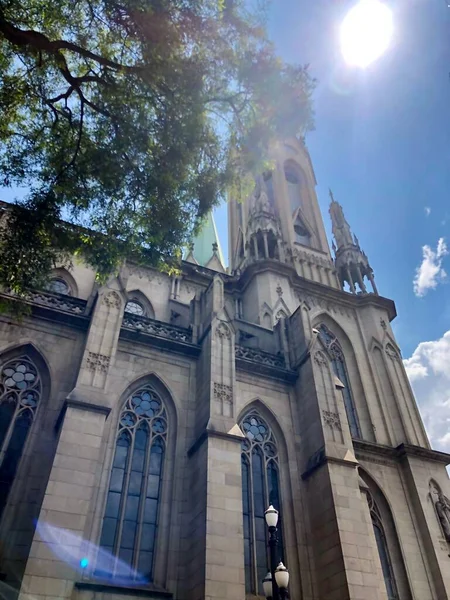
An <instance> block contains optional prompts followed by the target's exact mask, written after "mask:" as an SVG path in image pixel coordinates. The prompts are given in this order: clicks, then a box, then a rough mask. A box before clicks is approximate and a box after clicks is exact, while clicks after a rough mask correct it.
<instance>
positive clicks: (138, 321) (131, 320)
mask: <svg viewBox="0 0 450 600" xmlns="http://www.w3.org/2000/svg"><path fill="white" fill-rule="evenodd" d="M122 327H124V328H125V329H130V330H132V331H141V332H142V333H147V334H148V335H156V336H157V337H162V338H166V339H169V340H175V341H177V342H184V343H186V344H192V330H191V329H185V328H184V327H177V326H176V325H169V324H168V323H162V322H161V321H155V319H149V318H148V317H141V316H139V315H132V314H129V313H125V315H124V317H123V321H122Z"/></svg>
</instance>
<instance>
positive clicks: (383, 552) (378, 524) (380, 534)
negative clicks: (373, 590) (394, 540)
mask: <svg viewBox="0 0 450 600" xmlns="http://www.w3.org/2000/svg"><path fill="white" fill-rule="evenodd" d="M365 493H366V497H367V502H368V504H369V510H370V516H371V519H372V525H373V532H374V534H375V541H376V543H377V549H378V555H379V557H380V562H381V569H382V571H383V578H384V583H385V584H386V592H387V597H388V600H398V597H399V596H398V592H397V586H396V584H395V577H394V571H393V569H392V561H391V557H390V554H389V548H388V545H387V541H386V534H385V532H384V527H383V522H382V520H381V513H380V510H379V508H378V506H377V504H376V502H375V500H374V499H373V496H372V494H371V493H370V492H369V490H366V491H365Z"/></svg>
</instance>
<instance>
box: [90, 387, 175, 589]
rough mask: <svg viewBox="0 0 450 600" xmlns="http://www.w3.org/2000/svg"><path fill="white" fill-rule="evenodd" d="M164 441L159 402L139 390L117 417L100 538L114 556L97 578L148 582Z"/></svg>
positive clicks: (155, 396) (164, 426) (146, 390)
mask: <svg viewBox="0 0 450 600" xmlns="http://www.w3.org/2000/svg"><path fill="white" fill-rule="evenodd" d="M166 440H167V414H166V410H165V407H164V404H163V402H162V400H161V398H160V397H159V395H158V394H157V393H156V392H155V390H154V389H153V388H152V387H151V386H150V385H146V386H143V387H141V388H139V389H138V390H137V391H136V392H134V393H133V394H131V395H130V397H129V398H128V400H127V401H126V403H125V407H124V408H123V410H122V413H121V415H120V418H119V426H118V432H117V438H116V447H115V453H114V460H113V464H112V470H111V476H110V482H109V488H108V495H107V499H106V508H105V515H104V519H103V527H102V534H101V538H100V546H101V547H102V549H103V550H106V551H107V553H108V554H109V555H110V556H111V557H114V558H112V559H111V564H109V565H108V566H107V567H105V566H103V565H102V567H101V574H102V575H103V576H108V577H112V578H114V577H115V576H117V575H118V574H119V573H120V577H124V571H126V573H125V577H129V578H130V579H139V580H141V579H142V578H145V579H146V580H148V581H151V580H152V579H153V565H154V559H155V549H156V540H157V529H158V513H159V504H160V497H161V481H162V472H163V465H164V454H165V448H166ZM124 565H127V566H126V567H124ZM128 567H129V569H128ZM98 571H100V568H98Z"/></svg>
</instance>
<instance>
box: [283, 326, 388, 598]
mask: <svg viewBox="0 0 450 600" xmlns="http://www.w3.org/2000/svg"><path fill="white" fill-rule="evenodd" d="M294 325H295V328H294V330H293V331H290V336H289V337H290V346H291V350H292V355H293V356H294V357H297V359H296V361H295V362H294V361H293V364H294V366H295V364H298V365H299V371H300V372H299V378H298V380H297V383H296V397H297V399H298V407H299V417H298V418H299V421H298V432H299V439H301V445H300V446H299V461H300V465H303V467H301V468H302V472H303V474H302V479H303V480H304V482H305V488H306V489H305V497H306V498H307V502H308V508H309V515H310V521H309V522H308V525H309V527H310V530H309V539H310V540H311V541H312V542H311V543H312V547H313V554H314V564H315V569H316V580H317V585H318V591H319V593H318V598H320V599H322V598H323V599H326V600H343V599H346V600H362V599H370V600H386V599H387V595H386V590H385V588H384V581H383V578H382V576H381V575H380V572H381V565H380V561H379V558H378V554H377V549H376V544H375V539H374V535H373V531H372V525H371V522H370V514H369V511H368V507H367V502H366V500H365V498H362V497H361V493H360V490H359V477H358V472H357V467H358V461H357V460H356V458H355V455H354V452H353V445H352V439H351V435H350V429H349V425H348V420H347V416H346V412H345V406H344V402H343V399H342V394H341V389H340V388H341V387H342V384H341V382H340V381H339V380H338V379H337V378H336V377H335V375H334V372H333V369H332V366H331V357H330V356H329V355H328V353H327V350H326V349H325V348H324V347H323V345H322V343H321V341H320V339H319V338H318V337H315V338H312V341H311V342H308V336H307V335H306V332H305V331H304V330H303V325H302V319H301V318H296V319H295V324H294ZM296 347H298V350H296ZM302 348H303V351H302Z"/></svg>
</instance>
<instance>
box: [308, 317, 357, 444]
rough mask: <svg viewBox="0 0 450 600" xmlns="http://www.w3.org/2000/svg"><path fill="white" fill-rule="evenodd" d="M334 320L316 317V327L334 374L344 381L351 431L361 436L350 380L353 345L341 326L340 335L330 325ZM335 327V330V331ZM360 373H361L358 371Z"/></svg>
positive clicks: (343, 392) (344, 396)
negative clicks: (350, 360)
mask: <svg viewBox="0 0 450 600" xmlns="http://www.w3.org/2000/svg"><path fill="white" fill-rule="evenodd" d="M320 317H322V318H320ZM329 321H332V320H331V319H330V318H329V317H328V316H327V318H325V317H324V315H320V316H319V317H316V319H315V325H314V326H315V328H316V329H318V331H319V340H320V342H321V343H322V345H323V346H324V347H325V348H326V350H327V351H328V354H329V355H330V358H331V364H332V367H333V371H334V374H335V375H336V377H338V379H339V380H340V381H341V382H342V383H343V385H344V387H343V389H342V395H343V399H344V406H345V411H346V413H347V419H348V424H349V427H350V433H351V435H352V437H353V438H361V437H362V435H361V426H360V423H359V417H358V413H357V410H356V405H355V400H354V392H353V390H352V385H351V381H350V376H349V372H348V367H347V362H346V358H345V357H346V354H347V355H348V356H351V358H354V353H353V347H352V345H351V344H350V341H349V340H348V338H347V337H346V336H345V337H344V335H343V331H342V329H341V328H339V329H341V331H340V335H339V336H338V335H336V333H335V331H336V329H337V328H336V327H333V326H332V327H331V328H330V327H329V326H328V323H329ZM333 329H334V331H333ZM344 340H345V342H346V344H345V345H346V346H347V353H345V352H344V348H343V341H344ZM358 375H359V373H358Z"/></svg>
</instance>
